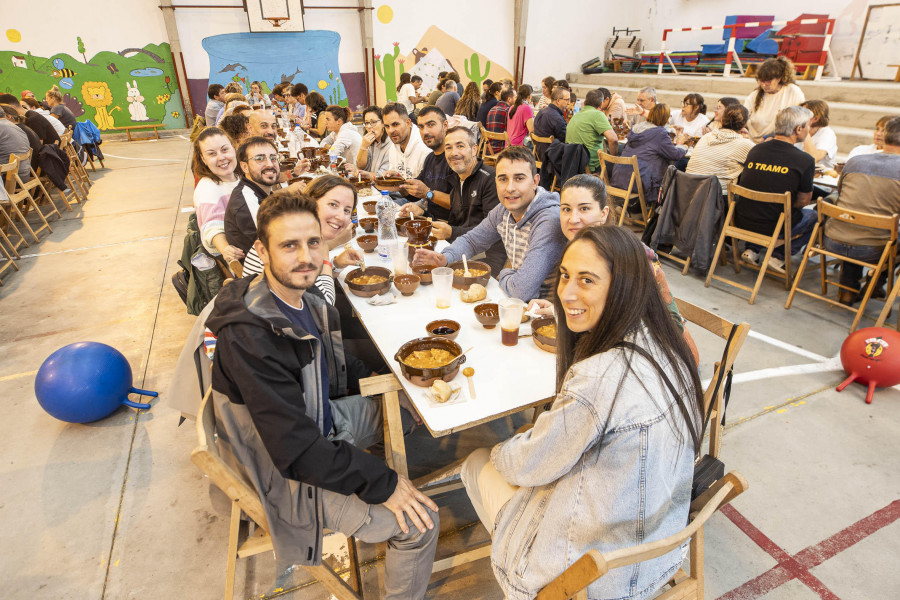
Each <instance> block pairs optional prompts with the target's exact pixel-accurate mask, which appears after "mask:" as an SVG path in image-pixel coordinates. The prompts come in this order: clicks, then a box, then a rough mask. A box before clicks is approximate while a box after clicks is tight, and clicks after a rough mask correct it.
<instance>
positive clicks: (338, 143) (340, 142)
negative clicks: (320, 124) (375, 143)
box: [319, 104, 362, 164]
mask: <svg viewBox="0 0 900 600" xmlns="http://www.w3.org/2000/svg"><path fill="white" fill-rule="evenodd" d="M319 118H320V119H322V120H323V121H324V123H325V130H326V131H328V132H329V134H328V135H327V136H326V137H325V139H323V140H322V146H324V147H326V148H330V153H332V154H334V153H337V154H339V155H340V156H342V157H343V158H344V162H345V163H347V164H353V162H354V161H355V160H356V155H357V154H358V153H359V145H360V144H361V143H362V136H361V135H359V131H358V130H357V129H356V125H354V124H353V123H351V122H350V119H351V118H352V113H351V112H350V109H349V108H346V107H344V106H338V105H336V104H332V105H331V106H329V107H328V108H326V109H325V110H323V111H322V113H321V114H320V115H319Z"/></svg>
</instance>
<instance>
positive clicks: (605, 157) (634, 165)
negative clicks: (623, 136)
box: [597, 150, 643, 199]
mask: <svg viewBox="0 0 900 600" xmlns="http://www.w3.org/2000/svg"><path fill="white" fill-rule="evenodd" d="M597 156H598V157H599V158H600V179H602V180H603V183H605V184H606V188H607V192H610V193H612V194H613V195H614V196H617V197H619V198H622V197H625V196H626V195H627V196H631V190H632V188H634V187H635V185H637V187H638V189H641V171H640V168H639V167H638V160H637V156H628V157H622V156H615V155H612V154H607V153H606V152H604V151H603V150H597ZM606 163H612V164H614V165H631V169H632V171H631V179H629V180H628V188H627V189H621V188H617V187H614V186H613V185H612V184H611V183H610V176H611V173H610V169H609V168H608V167H607V166H606ZM641 193H642V194H643V190H641ZM626 199H627V198H626Z"/></svg>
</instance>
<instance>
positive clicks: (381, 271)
mask: <svg viewBox="0 0 900 600" xmlns="http://www.w3.org/2000/svg"><path fill="white" fill-rule="evenodd" d="M364 274H365V275H381V276H382V277H386V278H387V280H386V281H382V282H380V283H367V284H363V283H356V282H355V279H356V278H358V277H360V276H361V275H364ZM393 278H394V274H393V273H391V272H390V271H389V270H388V269H385V268H384V267H366V270H365V272H363V270H362V269H359V268H357V269H353V270H352V271H350V272H349V273H347V279H346V282H347V287H348V288H350V291H351V292H352V293H353V294H355V295H357V296H359V297H360V298H371V297H372V296H377V295H378V294H383V293H384V292H386V291H388V290H389V289H391V281H392V280H393Z"/></svg>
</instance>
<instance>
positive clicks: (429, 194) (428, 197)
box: [425, 190, 434, 202]
mask: <svg viewBox="0 0 900 600" xmlns="http://www.w3.org/2000/svg"><path fill="white" fill-rule="evenodd" d="M425 199H426V200H428V201H429V202H431V201H432V200H434V192H433V191H432V190H428V192H427V193H426V194H425Z"/></svg>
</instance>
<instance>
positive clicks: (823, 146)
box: [796, 100, 838, 169]
mask: <svg viewBox="0 0 900 600" xmlns="http://www.w3.org/2000/svg"><path fill="white" fill-rule="evenodd" d="M800 106H802V107H804V108H808V109H809V110H811V111H812V114H813V118H812V119H810V121H809V135H808V136H806V141H803V142H799V143H797V144H796V146H797V148H799V149H800V150H803V151H804V152H806V153H807V154H809V155H811V156H812V157H813V158H814V159H816V166H817V167H822V168H823V169H832V168H834V158H835V156H837V151H838V145H837V135H835V133H834V129H832V128H831V127H829V126H828V103H826V102H825V101H824V100H807V101H806V102H804V103H803V104H801V105H800Z"/></svg>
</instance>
